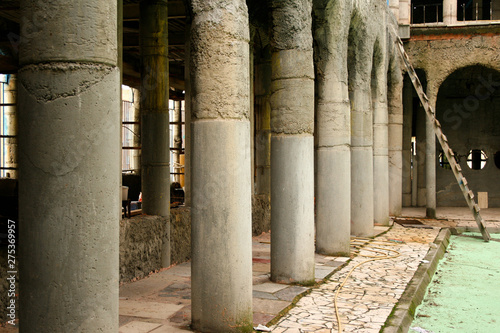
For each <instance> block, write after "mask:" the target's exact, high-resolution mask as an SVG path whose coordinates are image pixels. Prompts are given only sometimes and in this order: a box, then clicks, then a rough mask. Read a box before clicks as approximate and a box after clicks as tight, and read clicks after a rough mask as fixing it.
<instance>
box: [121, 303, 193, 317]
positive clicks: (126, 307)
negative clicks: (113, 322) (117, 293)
mask: <svg viewBox="0 0 500 333" xmlns="http://www.w3.org/2000/svg"><path fill="white" fill-rule="evenodd" d="M182 308H183V305H177V304H172V303H158V302H148V301H138V300H121V301H120V315H121V316H133V317H141V318H155V319H168V318H169V317H170V316H172V315H173V314H175V313H176V312H177V311H179V310H180V309H182Z"/></svg>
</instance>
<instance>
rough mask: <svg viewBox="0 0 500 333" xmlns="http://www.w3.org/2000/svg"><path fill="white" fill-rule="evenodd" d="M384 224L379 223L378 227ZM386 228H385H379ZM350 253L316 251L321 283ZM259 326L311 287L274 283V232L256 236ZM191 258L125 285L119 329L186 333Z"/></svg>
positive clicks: (132, 332)
mask: <svg viewBox="0 0 500 333" xmlns="http://www.w3.org/2000/svg"><path fill="white" fill-rule="evenodd" d="M379 229H380V228H379ZM385 229H386V228H382V229H380V231H382V230H385ZM348 259H349V258H338V257H328V256H322V255H318V254H316V281H317V282H321V281H322V280H323V279H324V278H325V277H326V276H328V275H330V274H331V273H332V272H333V271H334V270H335V269H336V268H337V267H339V266H341V265H343V264H344V263H345V262H346V261H347V260H348ZM252 267H253V284H254V288H253V310H254V316H253V320H254V325H255V326H257V325H258V324H262V325H265V324H266V323H268V322H269V321H271V320H272V319H273V318H275V317H276V316H278V314H280V312H281V311H283V310H284V309H286V308H287V307H289V306H290V305H291V303H292V301H293V300H294V299H295V298H296V297H297V296H298V295H300V294H303V293H305V292H307V291H308V290H309V289H310V288H308V287H302V286H295V285H286V284H278V283H273V282H271V281H270V280H269V276H270V271H271V243H270V234H269V233H267V234H262V235H260V236H259V237H254V238H253V263H252ZM190 276H191V267H190V263H189V262H188V263H183V264H180V265H176V266H173V267H171V268H169V269H167V270H163V271H161V272H159V273H156V274H152V275H151V276H149V277H148V278H146V279H142V280H139V281H136V282H133V283H127V284H124V285H122V286H121V287H120V333H149V332H151V333H163V332H186V330H189V324H190V322H191V300H190V298H191V287H190V283H191V279H190Z"/></svg>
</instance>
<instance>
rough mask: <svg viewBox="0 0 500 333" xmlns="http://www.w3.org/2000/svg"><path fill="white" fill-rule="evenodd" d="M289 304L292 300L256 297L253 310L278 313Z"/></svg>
mask: <svg viewBox="0 0 500 333" xmlns="http://www.w3.org/2000/svg"><path fill="white" fill-rule="evenodd" d="M288 305H290V302H286V301H273V300H267V299H258V298H254V299H253V312H254V313H255V312H258V313H267V314H273V315H277V314H278V313H280V311H281V310H283V309H284V308H286V307H287V306H288Z"/></svg>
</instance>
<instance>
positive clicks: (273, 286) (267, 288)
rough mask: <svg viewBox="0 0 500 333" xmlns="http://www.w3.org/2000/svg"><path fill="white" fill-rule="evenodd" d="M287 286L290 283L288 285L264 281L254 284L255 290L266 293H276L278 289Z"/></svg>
mask: <svg viewBox="0 0 500 333" xmlns="http://www.w3.org/2000/svg"><path fill="white" fill-rule="evenodd" d="M286 287H288V285H286V284H279V283H273V282H267V283H263V284H257V285H254V286H253V290H255V291H263V292H266V293H275V292H277V291H280V290H282V289H285V288H286Z"/></svg>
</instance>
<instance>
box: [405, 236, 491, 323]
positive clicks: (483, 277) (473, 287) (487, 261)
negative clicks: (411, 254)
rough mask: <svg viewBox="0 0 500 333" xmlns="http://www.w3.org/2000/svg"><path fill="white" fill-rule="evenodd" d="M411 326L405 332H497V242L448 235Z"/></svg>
mask: <svg viewBox="0 0 500 333" xmlns="http://www.w3.org/2000/svg"><path fill="white" fill-rule="evenodd" d="M467 235H468V236H480V234H472V233H468V234H467ZM491 236H492V238H495V239H497V240H498V239H500V234H492V235H491ZM411 327H412V328H411V329H410V330H409V332H434V333H438V332H453V333H456V332H467V333H470V332H481V333H495V332H500V241H490V242H489V243H486V242H484V241H483V240H482V239H480V238H472V237H466V236H452V237H451V242H450V245H449V247H448V253H447V254H446V255H445V257H444V258H443V259H442V260H441V262H440V263H439V266H438V269H437V271H436V274H434V277H433V278H432V282H431V284H430V285H429V287H428V289H427V294H426V296H425V298H424V301H423V302H422V304H421V305H420V306H419V307H418V308H417V313H416V318H415V320H414V321H413V323H412V324H411Z"/></svg>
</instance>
